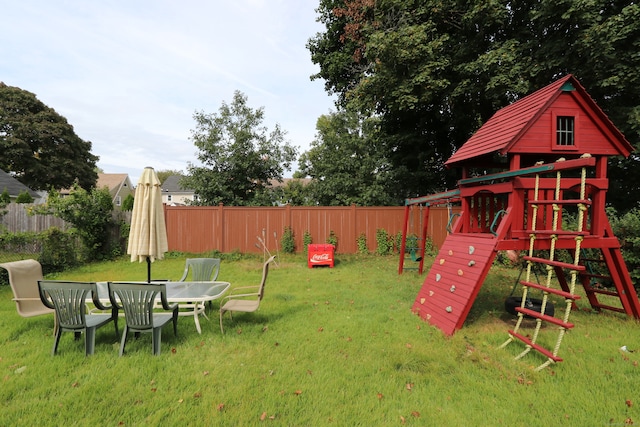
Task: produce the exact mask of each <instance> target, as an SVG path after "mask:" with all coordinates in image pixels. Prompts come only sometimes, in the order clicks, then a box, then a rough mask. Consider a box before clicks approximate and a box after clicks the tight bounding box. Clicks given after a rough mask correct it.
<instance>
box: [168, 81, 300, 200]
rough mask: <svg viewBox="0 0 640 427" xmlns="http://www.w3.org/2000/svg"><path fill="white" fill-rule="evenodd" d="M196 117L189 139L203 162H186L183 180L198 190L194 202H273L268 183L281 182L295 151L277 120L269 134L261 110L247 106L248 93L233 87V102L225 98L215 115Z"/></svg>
mask: <svg viewBox="0 0 640 427" xmlns="http://www.w3.org/2000/svg"><path fill="white" fill-rule="evenodd" d="M194 119H195V121H196V129H195V130H193V131H192V135H191V139H192V140H193V142H194V144H195V146H196V147H197V148H198V150H199V153H198V160H200V162H201V163H202V165H203V166H196V165H194V164H191V163H190V164H189V165H188V171H189V173H188V176H186V177H185V178H184V179H183V180H181V183H182V185H184V186H185V187H186V188H191V189H193V190H194V191H195V192H196V194H198V196H199V197H200V199H199V201H198V203H199V204H202V205H216V204H218V203H224V204H226V205H257V204H271V203H273V201H272V199H271V198H270V197H269V196H268V195H267V194H266V193H268V191H267V187H268V185H269V182H270V180H277V181H279V182H282V175H283V173H284V170H285V169H288V168H289V167H290V165H291V162H293V161H294V160H295V159H296V154H297V153H296V149H295V148H294V147H293V146H291V145H290V143H289V142H287V141H285V135H286V132H285V131H283V130H282V129H281V128H280V126H279V125H278V124H276V125H275V128H274V129H273V130H272V131H271V132H269V131H268V129H267V127H266V126H264V125H263V124H262V122H263V119H264V108H262V107H261V108H258V109H257V110H253V109H251V108H250V107H249V106H248V105H247V97H246V95H244V94H242V93H241V92H239V91H236V92H235V93H234V96H233V101H232V102H231V104H227V103H226V102H223V103H222V106H221V107H220V109H219V111H218V113H217V114H216V113H213V114H206V113H204V112H196V113H195V114H194Z"/></svg>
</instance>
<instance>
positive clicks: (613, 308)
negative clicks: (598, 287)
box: [591, 304, 626, 313]
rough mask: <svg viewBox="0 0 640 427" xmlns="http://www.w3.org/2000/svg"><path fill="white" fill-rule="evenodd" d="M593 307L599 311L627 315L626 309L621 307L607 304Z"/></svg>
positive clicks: (593, 305)
mask: <svg viewBox="0 0 640 427" xmlns="http://www.w3.org/2000/svg"><path fill="white" fill-rule="evenodd" d="M591 306H592V307H593V308H598V309H604V310H611V311H617V312H618V313H626V312H625V311H624V308H621V307H613V306H611V305H605V304H591Z"/></svg>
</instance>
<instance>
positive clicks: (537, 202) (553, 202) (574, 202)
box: [529, 199, 591, 206]
mask: <svg viewBox="0 0 640 427" xmlns="http://www.w3.org/2000/svg"><path fill="white" fill-rule="evenodd" d="M529 204H530V205H588V206H591V200H587V199H567V200H529Z"/></svg>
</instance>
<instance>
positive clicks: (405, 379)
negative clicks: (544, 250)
mask: <svg viewBox="0 0 640 427" xmlns="http://www.w3.org/2000/svg"><path fill="white" fill-rule="evenodd" d="M184 258H185V256H182V255H180V256H179V255H173V256H171V257H169V258H167V259H165V260H162V261H158V262H156V263H154V264H153V267H152V270H153V276H154V277H158V278H160V277H161V278H165V279H171V280H177V279H178V278H180V276H181V275H182V269H183V266H184ZM336 258H337V262H336V266H335V268H325V267H320V268H314V269H309V268H307V265H306V258H304V257H303V256H283V257H281V258H280V260H279V263H278V265H277V266H275V265H274V266H273V268H272V270H271V271H270V275H269V279H268V282H267V290H266V297H265V299H264V301H263V304H262V306H261V308H260V311H258V312H257V313H253V314H237V315H235V316H234V318H233V320H230V319H229V318H228V317H227V318H225V331H226V334H225V335H222V334H221V333H220V328H219V326H218V305H217V303H214V306H213V309H212V311H211V312H210V313H209V318H210V320H209V321H207V320H206V319H203V320H202V322H201V323H202V326H203V333H202V335H198V333H197V332H196V329H195V326H194V322H193V319H192V318H190V317H181V318H180V320H179V328H178V336H177V337H175V336H174V335H173V332H172V329H171V327H170V326H168V327H166V328H165V329H164V331H163V336H162V354H161V355H160V356H158V357H154V356H152V354H151V338H150V336H149V335H148V334H145V335H142V336H141V337H140V339H138V340H134V339H130V341H129V342H128V344H127V351H126V353H125V355H124V356H123V357H118V347H119V338H120V337H116V336H115V334H114V331H113V327H112V326H106V327H104V328H101V329H99V330H98V332H97V336H96V349H95V354H94V355H93V356H90V357H85V356H84V342H83V340H78V341H74V340H73V334H69V333H65V334H63V336H62V340H61V342H60V345H59V353H58V355H56V356H51V347H52V345H53V336H52V332H53V316H52V315H51V316H43V317H37V318H31V319H24V318H21V317H19V316H18V314H17V313H16V310H15V306H14V303H13V302H12V301H11V290H10V288H9V287H8V286H2V287H0V343H1V347H0V370H1V372H2V386H1V387H0V401H2V412H1V420H2V421H0V424H1V425H25V426H33V425H66V426H74V425H78V426H83V425H104V426H109V425H113V426H117V425H125V426H137V425H178V424H181V425H222V426H224V425H229V426H245V425H261V424H273V425H286V426H318V425H336V426H355V425H362V426H372V425H416V426H494V425H508V426H559V425H567V426H602V425H624V424H625V423H630V422H632V421H633V422H635V423H638V422H640V415H639V412H640V409H639V408H640V397H638V391H637V378H638V375H639V374H640V368H639V367H638V361H639V360H640V338H639V337H640V325H638V324H637V322H635V321H633V320H630V319H627V318H625V317H623V316H620V315H615V314H609V313H603V314H599V313H594V312H592V311H588V310H580V311H577V312H575V313H572V315H571V321H572V322H574V323H575V325H576V327H575V328H574V329H573V330H571V331H570V332H569V333H567V335H566V336H565V338H564V341H563V344H562V347H561V349H560V353H559V355H560V356H561V357H563V358H564V360H565V361H564V362H562V363H559V364H556V365H552V366H550V367H548V368H546V369H544V370H542V371H540V372H534V370H533V369H534V368H535V367H536V366H538V365H539V364H541V363H542V362H544V358H543V357H542V356H540V355H539V354H537V353H534V352H531V353H530V354H528V355H527V356H525V357H524V358H523V359H521V360H514V356H515V355H517V354H518V353H520V352H521V351H522V350H523V348H524V347H523V346H522V344H521V343H519V342H514V343H512V344H510V345H509V346H507V347H506V348H505V349H498V346H499V345H500V344H502V343H503V342H504V341H505V340H506V339H507V337H508V335H507V330H508V329H510V328H512V327H513V325H514V324H515V318H513V317H512V316H510V315H508V314H506V313H505V312H504V309H503V302H504V299H505V297H506V296H508V294H509V293H510V292H511V288H512V287H513V283H514V281H515V277H516V276H517V271H515V270H510V269H505V268H498V267H494V269H492V271H491V273H490V275H489V277H488V279H487V282H486V283H485V284H484V286H483V288H482V289H481V291H480V294H479V296H478V298H477V300H476V302H475V304H474V306H473V308H472V310H471V312H470V314H469V316H468V319H467V322H466V324H465V326H464V327H463V328H462V329H461V330H460V331H458V332H457V333H456V334H455V335H454V336H453V337H446V336H443V335H442V333H441V332H440V331H439V330H438V329H435V328H432V327H430V326H429V325H428V324H426V323H424V322H423V321H422V320H421V319H420V318H419V317H417V316H415V315H414V314H412V313H411V310H410V308H411V305H412V304H413V301H414V299H415V297H416V294H417V292H418V290H419V288H420V287H421V285H422V282H423V280H424V277H425V276H418V275H417V274H416V273H412V272H409V273H405V274H403V275H401V276H399V275H398V274H397V258H396V257H376V256H357V255H341V254H337V257H336ZM261 263H262V258H261V257H259V258H258V257H241V258H240V259H237V260H230V259H225V260H223V262H222V268H221V273H220V276H219V280H228V281H230V282H231V283H232V285H236V286H241V285H251V284H257V282H258V281H259V279H260V275H261ZM145 277H146V265H145V264H144V263H142V264H139V263H130V262H129V261H128V259H126V258H123V259H121V260H119V261H117V262H106V263H100V264H92V265H89V266H86V267H83V268H81V269H78V270H74V271H69V272H65V273H63V274H59V275H57V276H55V277H54V276H50V277H49V278H57V279H61V278H64V279H70V280H93V281H105V280H144V279H145ZM579 303H580V304H581V307H583V308H584V307H585V304H586V302H584V301H582V300H581V301H579ZM558 305H559V304H557V305H556V308H557V310H559V309H560V308H559V307H558ZM121 325H122V323H121ZM121 331H122V326H121V328H120V332H121ZM544 332H549V333H551V332H552V331H550V330H545V331H543V333H544ZM552 336H553V337H554V339H555V336H556V333H555V332H553V333H552ZM623 345H626V346H627V347H628V348H629V349H631V350H634V349H638V350H639V351H638V352H632V353H623V352H621V351H620V347H621V346H623Z"/></svg>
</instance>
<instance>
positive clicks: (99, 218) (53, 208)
mask: <svg viewBox="0 0 640 427" xmlns="http://www.w3.org/2000/svg"><path fill="white" fill-rule="evenodd" d="M112 212H113V202H112V200H111V194H109V190H108V189H107V188H102V189H96V188H94V189H92V190H91V192H87V191H86V190H84V189H82V188H80V187H79V186H78V185H77V184H76V185H75V186H74V188H73V190H72V191H71V193H70V194H69V196H67V197H62V196H60V194H59V193H58V192H56V191H52V192H51V193H50V194H49V200H48V202H47V205H45V206H37V207H36V208H34V209H33V213H39V214H45V215H46V214H50V213H52V214H53V215H55V216H57V217H59V218H62V219H64V220H65V221H67V222H69V223H71V224H73V226H74V227H75V232H76V233H77V235H78V236H79V237H80V239H82V243H83V244H84V250H85V254H84V258H85V259H86V260H87V261H93V260H100V259H111V258H112V256H113V253H112V247H111V244H110V242H111V238H110V237H111V235H110V233H111V227H112V225H113V224H114V220H113V216H112Z"/></svg>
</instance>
